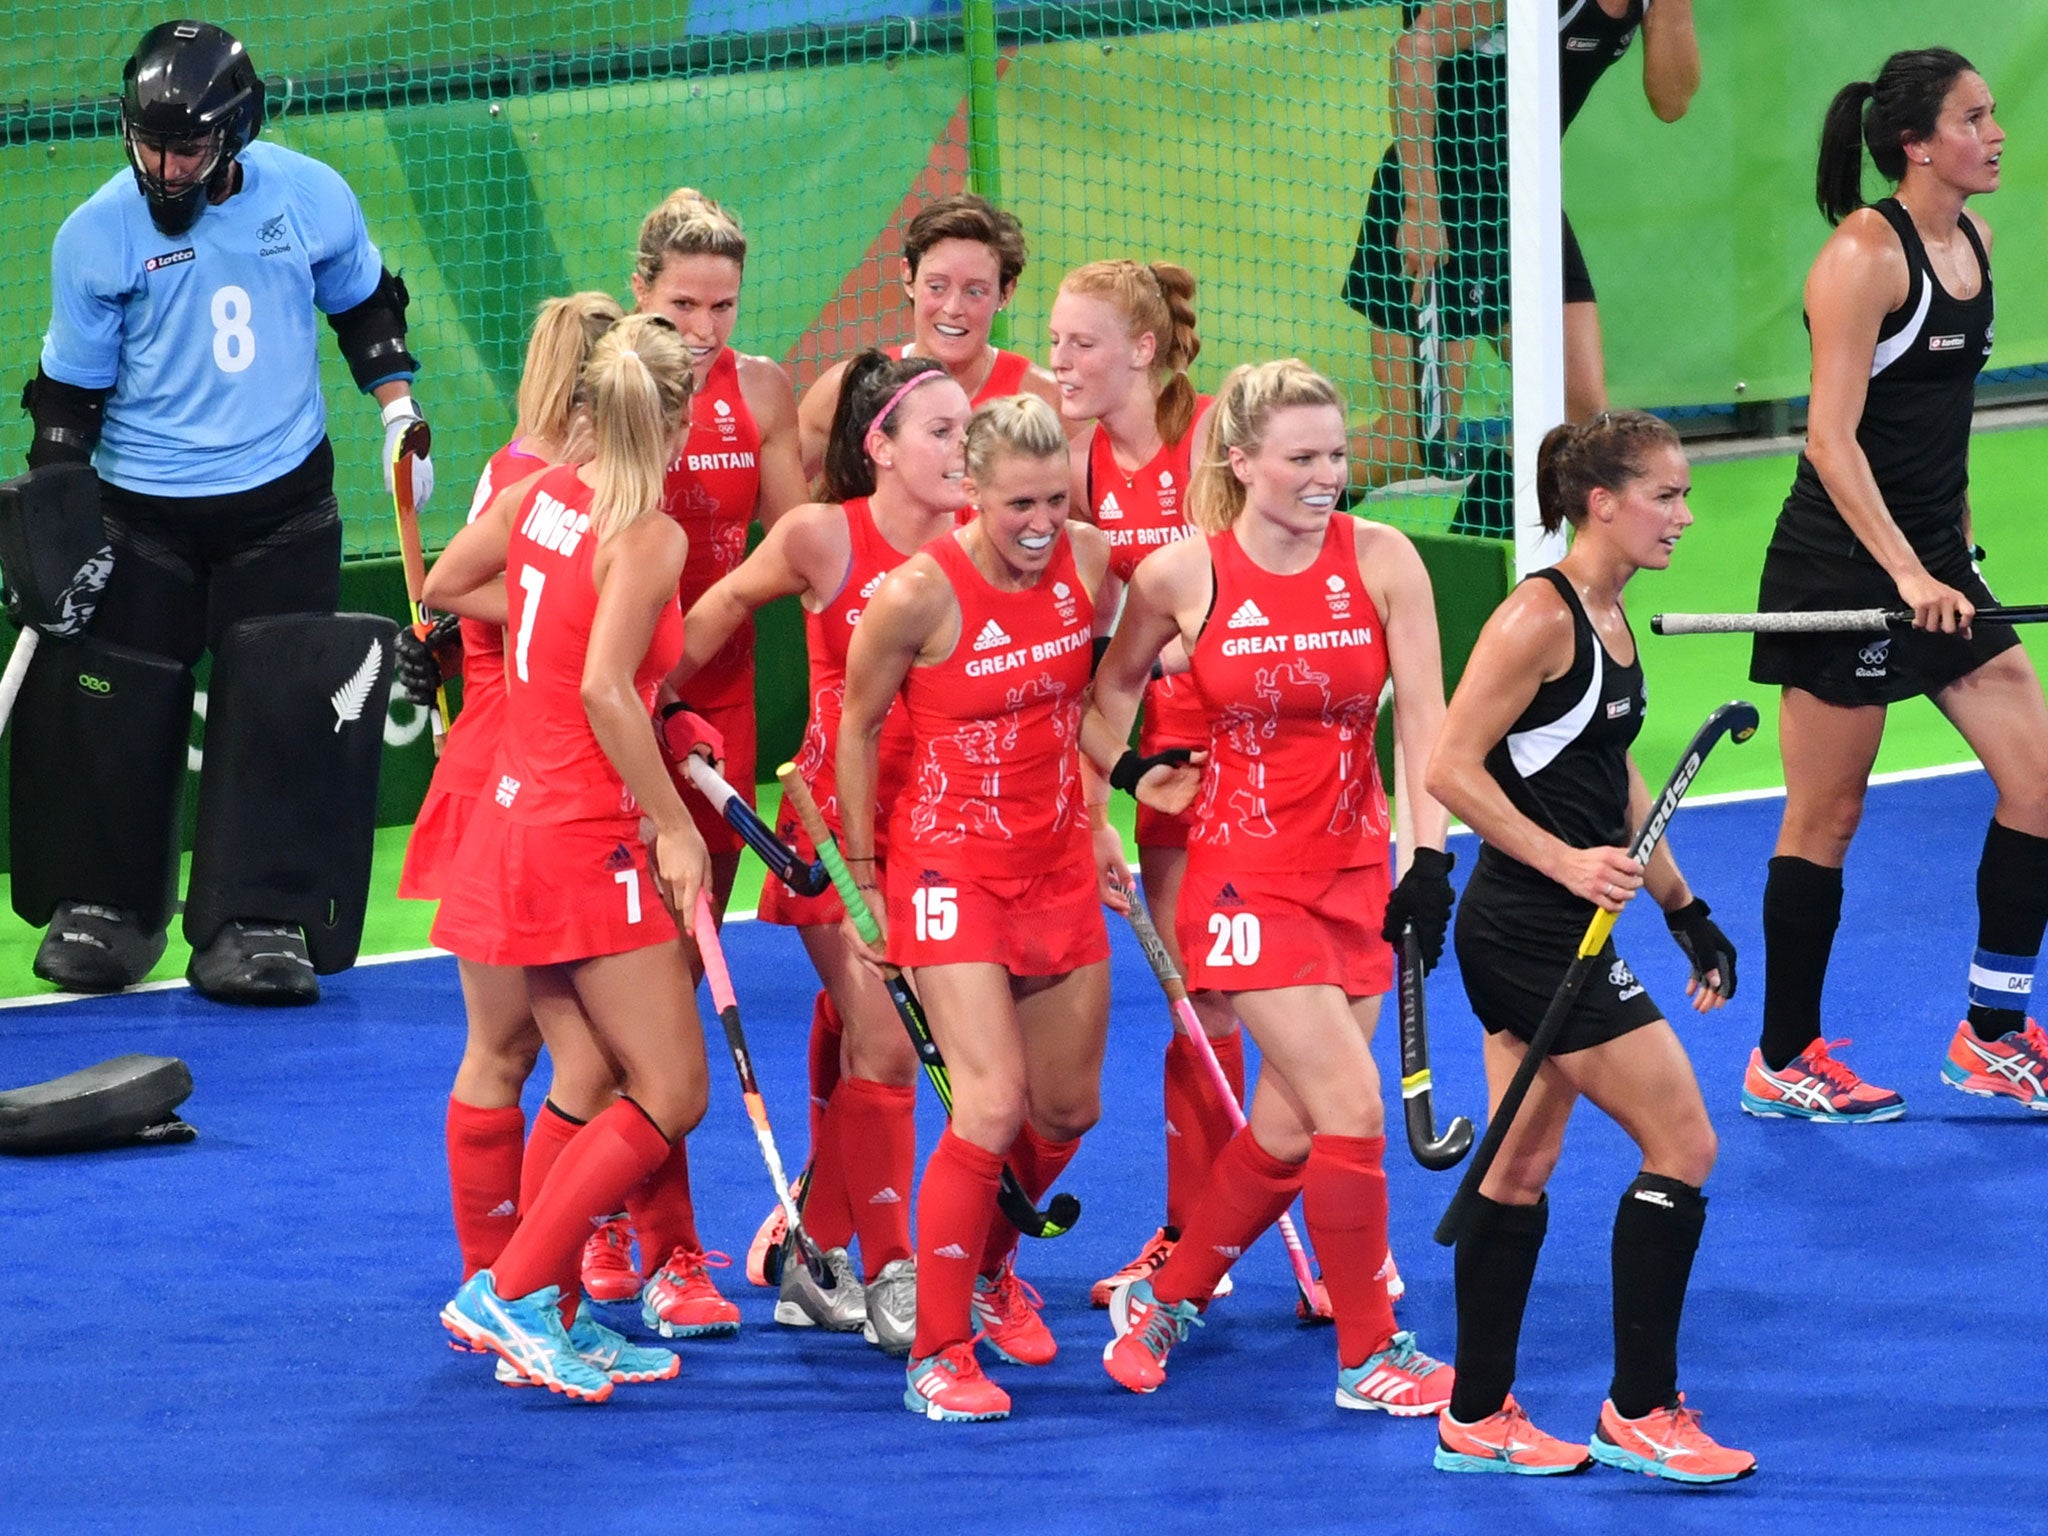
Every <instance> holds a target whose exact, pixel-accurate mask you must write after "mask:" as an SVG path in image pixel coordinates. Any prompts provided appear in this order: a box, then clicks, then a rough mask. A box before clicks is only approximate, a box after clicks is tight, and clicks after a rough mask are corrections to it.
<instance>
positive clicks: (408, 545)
mask: <svg viewBox="0 0 2048 1536" xmlns="http://www.w3.org/2000/svg"><path fill="white" fill-rule="evenodd" d="M433 441H434V434H433V431H432V429H431V428H429V427H428V426H427V424H426V423H425V422H424V421H415V422H413V424H412V425H411V426H409V427H407V428H406V429H405V431H404V432H402V433H400V434H399V438H398V444H397V446H396V447H395V448H394V449H393V450H392V453H391V504H392V508H393V510H394V511H395V512H396V514H397V517H398V557H399V560H400V562H401V563H402V564H403V565H404V567H405V600H406V604H407V606H408V607H409V608H410V609H411V610H412V632H413V634H414V635H415V636H416V637H417V638H419V639H421V640H425V639H426V638H427V630H428V628H429V626H430V624H431V620H429V619H428V617H427V610H426V606H425V605H424V604H423V603H422V602H421V601H420V594H421V593H423V592H425V591H426V589H427V557H426V552H425V551H424V550H423V549H422V548H421V547H420V513H419V508H418V507H416V506H414V505H413V499H412V461H413V460H414V459H423V458H425V457H426V456H427V453H428V451H429V450H430V449H431V448H432V446H433ZM427 724H428V727H429V729H430V730H431V731H432V733H433V738H434V756H436V757H439V756H440V755H441V750H442V748H443V747H444V746H445V745H446V744H447V739H448V685H447V684H446V683H443V684H441V686H440V687H438V688H436V689H435V690H434V708H433V711H432V713H430V714H429V715H428V716H427Z"/></svg>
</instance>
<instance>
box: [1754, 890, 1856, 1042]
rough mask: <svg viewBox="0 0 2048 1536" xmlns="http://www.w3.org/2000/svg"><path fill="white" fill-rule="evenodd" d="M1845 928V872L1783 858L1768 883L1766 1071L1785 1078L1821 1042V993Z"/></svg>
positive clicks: (1766, 902) (1766, 907) (1763, 1040)
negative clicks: (1801, 1056)
mask: <svg viewBox="0 0 2048 1536" xmlns="http://www.w3.org/2000/svg"><path fill="white" fill-rule="evenodd" d="M1841 922H1842V872H1841V871H1840V870H1839V869H1829V868H1828V867H1827V866H1825V865H1823V864H1810V863H1808V862H1807V861H1806V860H1805V859H1797V858H1793V857H1792V856H1791V855H1790V854H1780V855H1779V856H1778V857H1777V858H1775V859H1772V860H1771V872H1770V874H1769V875H1768V876H1766V877H1765V879H1764V1032H1763V1037H1762V1038H1761V1039H1760V1040H1758V1041H1757V1044H1758V1046H1760V1047H1761V1048H1762V1050H1763V1054H1764V1065H1765V1066H1767V1067H1769V1068H1770V1069H1771V1070H1772V1071H1773V1072H1782V1071H1783V1070H1784V1069H1785V1067H1786V1066H1787V1065H1788V1064H1789V1063H1790V1062H1791V1060H1792V1058H1793V1057H1794V1056H1797V1055H1798V1054H1799V1053H1800V1052H1801V1051H1803V1050H1805V1049H1806V1048H1807V1047H1808V1046H1809V1045H1811V1044H1813V1042H1814V1041H1816V1040H1818V1039H1819V1038H1820V993H1821V987H1822V984H1823V983H1825V982H1826V980H1827V975H1828V955H1829V953H1830V952H1831V951H1832V950H1833V949H1834V947H1835V929H1836V928H1838V927H1840V926H1841Z"/></svg>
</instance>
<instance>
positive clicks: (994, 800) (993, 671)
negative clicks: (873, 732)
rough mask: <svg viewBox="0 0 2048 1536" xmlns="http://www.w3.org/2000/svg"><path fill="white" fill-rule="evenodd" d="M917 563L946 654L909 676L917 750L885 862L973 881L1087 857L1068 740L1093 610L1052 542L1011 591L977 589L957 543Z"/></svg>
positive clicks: (936, 543) (1077, 724) (944, 541)
mask: <svg viewBox="0 0 2048 1536" xmlns="http://www.w3.org/2000/svg"><path fill="white" fill-rule="evenodd" d="M925 552H926V553H928V554H930V555H931V556H932V558H934V559H935V560H937V561H938V563H939V569H940V570H941V571H943V572H944V573H945V576H946V580H947V581H948V582H950V583H951V584H952V587H953V593H954V596H955V597H956V598H957V599H958V600H959V603H960V639H959V641H958V642H957V643H956V644H955V645H954V647H953V654H952V655H950V656H948V657H947V658H946V659H945V660H944V661H941V662H938V663H936V664H935V665H932V666H928V667H912V668H911V669H910V673H909V675H908V676H907V677H906V678H905V679H904V682H903V707H904V709H905V710H906V711H907V712H908V714H909V716H910V725H911V730H912V733H913V735H914V736H915V738H916V744H915V747H914V749H913V755H912V766H911V780H910V783H909V785H908V787H907V792H906V793H905V794H903V795H901V796H899V797H898V799H897V801H896V812H895V820H894V824H893V825H892V827H891V829H890V834H889V838H890V843H889V845H890V848H891V850H892V857H893V858H894V859H896V860H897V861H898V866H897V867H901V861H902V860H903V859H904V858H905V856H906V854H907V856H908V857H910V858H912V859H915V858H916V857H917V856H918V855H919V853H920V852H923V851H930V852H933V853H940V854H950V855H954V856H955V857H956V858H957V856H958V855H961V854H963V853H966V854H969V855H971V858H972V863H973V867H974V869H975V871H976V872H977V873H978V874H981V875H984V876H987V877H991V878H1000V877H1015V876H1024V875H1040V874H1046V873H1049V872H1050V871H1053V870H1056V869H1059V868H1060V867H1061V866H1063V865H1065V864H1067V863H1068V862H1070V861H1071V860H1073V859H1075V858H1077V857H1078V858H1082V859H1085V858H1087V856H1088V852H1087V848H1088V815H1087V812H1086V810H1085V809H1084V808H1083V806H1082V794H1081V763H1080V752H1079V746H1078V742H1079V737H1080V728H1081V694H1082V691H1083V690H1084V689H1085V688H1086V687H1087V686H1088V672H1089V662H1090V657H1089V645H1088V641H1089V632H1090V630H1091V629H1092V628H1093V620H1094V604H1093V603H1092V602H1091V601H1090V600H1089V596H1088V594H1087V593H1086V592H1085V591H1083V590H1082V588H1081V577H1080V573H1079V572H1078V571H1077V570H1076V569H1075V566H1074V547H1073V543H1072V541H1071V540H1070V539H1068V538H1067V537H1065V536H1064V535H1063V536H1062V537H1061V539H1060V542H1059V550H1058V553H1057V554H1055V555H1054V556H1053V560H1052V564H1051V565H1050V566H1048V567H1047V569H1046V571H1045V574H1044V575H1042V576H1041V577H1039V579H1038V581H1037V582H1036V583H1035V584H1034V585H1032V586H1030V587H1027V588H1026V589H1024V590H1023V591H1021V592H1001V591H998V590H996V588H994V587H992V586H990V585H989V583H988V582H987V581H986V580H985V579H984V578H983V577H982V574H981V572H980V571H978V570H976V569H975V567H974V562H973V560H972V559H970V558H969V557H968V554H967V551H966V550H964V549H962V548H961V547H960V540H959V537H958V535H956V534H947V535H945V536H944V537H943V538H939V539H934V540H933V541H932V542H931V543H930V544H927V545H926V546H925Z"/></svg>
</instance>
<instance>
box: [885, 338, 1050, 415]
mask: <svg viewBox="0 0 2048 1536" xmlns="http://www.w3.org/2000/svg"><path fill="white" fill-rule="evenodd" d="M882 350H883V351H884V352H886V353H888V354H889V356H891V357H901V356H903V344H902V343H900V342H899V343H897V345H895V346H893V347H884V348H883V349H882ZM1030 372H1031V359H1030V358H1028V357H1026V356H1025V355H1024V354H1023V353H1022V352H1011V351H1007V350H1005V349H1004V348H1002V347H998V348H996V360H995V362H994V363H992V364H991V365H990V366H989V370H988V377H987V378H985V379H983V380H982V381H981V388H979V389H977V390H976V391H975V392H974V398H973V399H972V400H970V401H968V402H967V403H968V404H969V405H987V404H988V403H989V401H991V400H1003V399H1007V398H1008V397H1009V396H1011V395H1014V394H1016V393H1018V391H1020V390H1022V389H1023V388H1024V378H1025V375H1026V374H1028V373H1030Z"/></svg>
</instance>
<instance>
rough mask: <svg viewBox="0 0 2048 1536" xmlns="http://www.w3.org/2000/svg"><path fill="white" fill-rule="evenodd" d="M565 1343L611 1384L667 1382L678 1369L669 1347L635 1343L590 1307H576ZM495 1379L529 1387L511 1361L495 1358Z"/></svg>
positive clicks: (507, 1384)
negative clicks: (609, 1378)
mask: <svg viewBox="0 0 2048 1536" xmlns="http://www.w3.org/2000/svg"><path fill="white" fill-rule="evenodd" d="M569 1342H570V1343H571V1344H573V1345H574V1346H575V1347H576V1353H577V1354H579V1355H581V1356H582V1357H583V1359H584V1360H585V1362H586V1363H588V1364H589V1365H592V1366H594V1367H596V1368H597V1369H598V1370H600V1371H603V1372H604V1373H605V1374H606V1375H607V1376H609V1377H611V1379H612V1381H613V1382H614V1383H619V1382H639V1381H667V1380H669V1379H670V1378H671V1377H673V1376H674V1375H675V1374H676V1373H677V1372H678V1371H680V1370H681V1369H682V1365H683V1363H682V1361H681V1360H680V1359H678V1358H677V1356H676V1352H675V1351H674V1350H672V1349H654V1348H650V1347H649V1346H647V1345H645V1344H635V1343H633V1342H632V1341H631V1340H629V1339H628V1338H627V1337H626V1336H625V1335H624V1334H622V1333H620V1332H618V1331H617V1330H616V1329H613V1328H607V1327H606V1326H605V1325H604V1324H603V1323H601V1322H599V1321H598V1320H597V1319H596V1318H595V1317H593V1316H591V1314H590V1308H588V1307H578V1308H577V1309H576V1321H575V1322H573V1323H571V1324H570V1325H569ZM498 1380H499V1381H500V1382H502V1383H503V1384H504V1385H506V1386H508V1387H530V1386H532V1385H533V1383H532V1382H530V1381H528V1380H527V1379H526V1378H525V1377H524V1376H522V1375H520V1374H519V1369H518V1367H517V1366H515V1365H513V1364H512V1362H511V1361H509V1360H504V1359H501V1360H499V1361H498Z"/></svg>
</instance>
